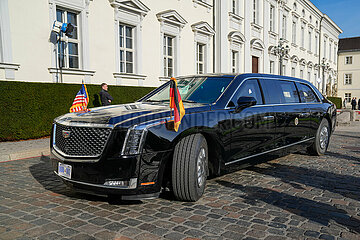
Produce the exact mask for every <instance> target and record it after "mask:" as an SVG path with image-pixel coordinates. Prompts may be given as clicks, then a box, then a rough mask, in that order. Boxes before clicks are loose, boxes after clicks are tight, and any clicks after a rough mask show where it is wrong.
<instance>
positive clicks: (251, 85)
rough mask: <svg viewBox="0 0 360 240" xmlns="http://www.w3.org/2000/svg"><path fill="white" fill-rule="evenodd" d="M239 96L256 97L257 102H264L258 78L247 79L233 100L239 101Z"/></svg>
mask: <svg viewBox="0 0 360 240" xmlns="http://www.w3.org/2000/svg"><path fill="white" fill-rule="evenodd" d="M239 97H254V98H255V99H256V104H257V105H258V104H263V101H262V96H261V91H260V87H259V83H258V81H257V80H256V79H250V80H246V81H245V82H244V83H243V84H241V86H240V88H239V90H238V91H237V92H236V94H235V97H234V99H233V102H235V103H236V102H237V100H238V99H239Z"/></svg>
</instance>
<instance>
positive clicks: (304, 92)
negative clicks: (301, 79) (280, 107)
mask: <svg viewBox="0 0 360 240" xmlns="http://www.w3.org/2000/svg"><path fill="white" fill-rule="evenodd" d="M297 87H298V89H299V94H300V98H301V102H304V103H313V102H319V99H318V98H317V97H316V95H315V93H314V91H313V90H312V89H311V88H310V87H309V86H307V85H305V84H302V83H300V84H297Z"/></svg>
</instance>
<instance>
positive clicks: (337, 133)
mask: <svg viewBox="0 0 360 240" xmlns="http://www.w3.org/2000/svg"><path fill="white" fill-rule="evenodd" d="M341 133H342V134H339V132H336V131H335V132H334V134H333V135H336V136H338V137H347V138H355V139H359V138H360V137H358V136H352V135H347V134H344V133H345V132H341ZM349 134H351V133H350V132H349Z"/></svg>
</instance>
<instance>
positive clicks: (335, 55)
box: [334, 45, 337, 63]
mask: <svg viewBox="0 0 360 240" xmlns="http://www.w3.org/2000/svg"><path fill="white" fill-rule="evenodd" d="M336 58H337V54H336V45H335V46H334V63H336Z"/></svg>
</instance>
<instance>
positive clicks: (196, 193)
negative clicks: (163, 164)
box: [172, 134, 208, 202]
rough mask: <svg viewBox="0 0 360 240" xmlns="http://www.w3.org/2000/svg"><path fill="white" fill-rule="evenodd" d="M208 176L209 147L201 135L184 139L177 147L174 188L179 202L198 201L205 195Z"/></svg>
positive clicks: (174, 161) (173, 166)
mask: <svg viewBox="0 0 360 240" xmlns="http://www.w3.org/2000/svg"><path fill="white" fill-rule="evenodd" d="M207 175H208V147H207V143H206V139H205V138H204V136H203V135H201V134H193V135H190V136H187V137H185V138H183V139H182V140H181V141H180V142H179V143H178V144H177V145H176V147H175V151H174V158H173V165H172V187H173V191H174V195H175V197H176V198H177V199H178V200H182V201H191V202H195V201H197V200H198V199H199V198H200V197H201V196H202V195H203V193H204V190H205V186H206V179H207Z"/></svg>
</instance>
